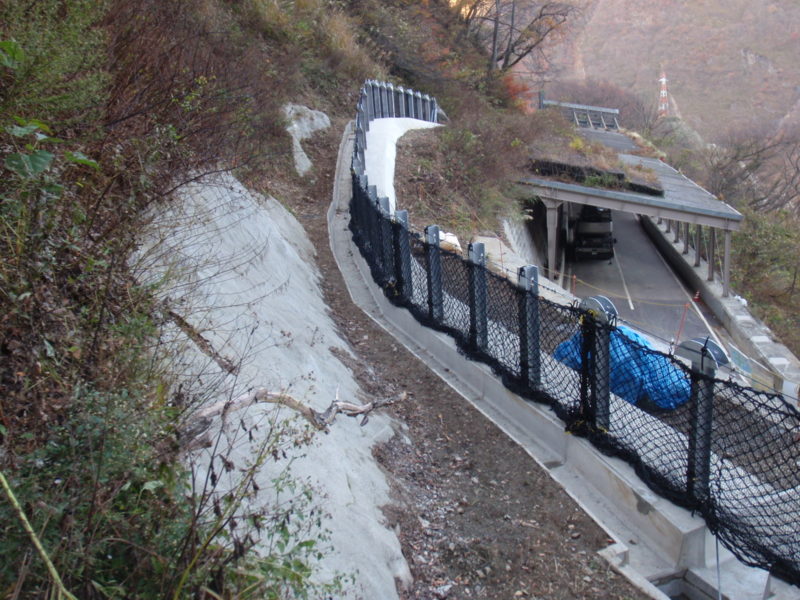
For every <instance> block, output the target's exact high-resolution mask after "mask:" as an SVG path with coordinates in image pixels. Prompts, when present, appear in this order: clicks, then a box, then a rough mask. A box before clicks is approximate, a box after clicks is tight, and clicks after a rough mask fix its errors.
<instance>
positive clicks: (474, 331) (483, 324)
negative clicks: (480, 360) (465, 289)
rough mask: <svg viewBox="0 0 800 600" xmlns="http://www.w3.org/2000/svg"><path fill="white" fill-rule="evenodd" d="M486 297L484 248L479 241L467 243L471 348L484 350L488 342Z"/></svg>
mask: <svg viewBox="0 0 800 600" xmlns="http://www.w3.org/2000/svg"><path fill="white" fill-rule="evenodd" d="M487 302H488V298H487V297H486V249H485V247H484V245H483V244H482V243H481V242H475V243H472V244H470V245H469V339H470V343H471V345H472V347H473V348H475V349H477V350H481V351H485V350H486V348H487V346H488V343H489V320H488V316H487Z"/></svg>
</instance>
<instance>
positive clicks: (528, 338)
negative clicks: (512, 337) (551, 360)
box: [519, 265, 542, 391]
mask: <svg viewBox="0 0 800 600" xmlns="http://www.w3.org/2000/svg"><path fill="white" fill-rule="evenodd" d="M519 286H520V288H521V289H522V294H520V296H519V320H520V323H519V342H520V346H519V366H520V375H521V376H522V381H523V384H524V385H525V387H527V388H528V389H529V390H531V391H536V390H539V389H541V386H542V367H541V357H540V355H539V269H538V268H537V267H536V266H534V265H526V266H524V267H520V268H519Z"/></svg>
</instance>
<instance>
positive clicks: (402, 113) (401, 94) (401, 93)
mask: <svg viewBox="0 0 800 600" xmlns="http://www.w3.org/2000/svg"><path fill="white" fill-rule="evenodd" d="M397 105H398V113H397V116H398V117H407V116H408V111H407V110H406V90H405V88H404V87H403V86H402V85H401V86H399V87H398V88H397Z"/></svg>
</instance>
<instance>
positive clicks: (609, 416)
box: [350, 82, 800, 584]
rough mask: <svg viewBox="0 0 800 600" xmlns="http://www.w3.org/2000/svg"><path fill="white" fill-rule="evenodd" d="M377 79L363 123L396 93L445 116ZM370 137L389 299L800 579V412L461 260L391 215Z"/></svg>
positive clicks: (398, 103)
mask: <svg viewBox="0 0 800 600" xmlns="http://www.w3.org/2000/svg"><path fill="white" fill-rule="evenodd" d="M376 86H377V89H378V91H376ZM380 86H384V87H385V84H377V83H376V82H368V84H367V85H366V86H365V91H362V99H361V101H360V102H359V117H358V119H357V121H358V123H359V124H360V126H361V127H362V128H364V129H368V126H369V121H370V120H371V119H374V118H379V117H381V116H390V115H387V114H385V113H382V112H375V111H376V110H377V109H376V104H375V102H378V103H379V102H381V101H382V100H381V99H382V98H384V97H386V98H395V100H394V104H392V103H391V102H389V104H388V109H387V110H390V111H393V113H394V114H399V112H400V111H401V110H402V111H409V110H415V111H417V110H418V111H419V112H418V114H421V115H422V116H423V118H425V119H427V120H435V119H436V103H435V100H433V99H430V98H428V97H421V96H420V95H419V94H417V93H415V92H412V91H410V90H402V89H399V90H398V89H397V88H393V89H388V88H387V89H386V90H383V88H381V87H380ZM384 92H385V93H384ZM392 93H393V94H394V96H393V95H392ZM381 94H384V95H383V96H382V95H381ZM376 98H377V100H375V99H376ZM409 107H410V108H409ZM371 111H372V112H371ZM406 114H408V112H406ZM365 144H366V136H365V135H364V132H363V131H361V132H359V131H358V130H357V132H356V149H355V151H354V156H353V195H352V200H351V206H350V213H351V220H350V228H351V230H352V233H353V239H354V241H355V243H356V245H357V246H358V248H359V249H360V251H361V254H362V255H363V256H364V258H365V259H366V261H367V263H368V264H369V266H370V269H371V271H372V275H373V278H374V279H375V281H376V283H378V285H380V286H381V287H382V288H383V289H384V291H385V293H386V295H387V297H388V298H389V299H390V300H391V301H392V302H393V303H395V304H397V305H399V306H404V307H406V308H408V309H409V310H410V311H411V312H412V313H413V314H414V316H415V317H416V318H417V320H419V321H420V322H421V323H423V324H425V325H427V326H429V327H433V328H435V329H438V330H440V331H444V332H447V333H448V334H450V335H452V336H453V338H454V339H455V340H456V343H457V346H458V348H459V349H460V351H461V352H463V353H464V354H465V355H467V356H468V357H470V358H472V359H475V360H480V361H482V362H485V363H487V364H488V365H490V366H491V367H492V369H493V370H494V371H495V373H496V374H497V375H498V376H500V377H502V379H503V381H504V383H505V384H506V385H507V386H508V387H509V388H511V389H512V390H514V391H515V392H517V393H519V394H520V395H522V396H524V397H526V398H528V399H531V400H535V401H537V402H541V403H544V404H546V405H548V406H550V407H551V408H552V409H553V410H554V411H555V413H556V414H557V415H558V416H559V418H560V419H561V420H562V421H564V423H565V428H566V429H567V430H568V431H571V432H573V433H574V434H576V435H581V436H585V437H586V438H588V439H589V440H590V441H591V442H592V443H593V444H594V445H595V446H596V447H597V448H598V449H600V450H601V451H602V452H604V453H607V454H609V455H613V456H618V457H620V458H622V459H624V460H626V461H627V462H628V463H630V464H631V465H632V466H633V467H634V469H636V471H637V473H638V475H639V476H640V477H641V478H642V480H643V481H645V482H646V483H647V485H648V486H650V487H651V488H652V489H653V490H654V491H655V492H657V493H659V494H661V495H662V496H664V497H666V498H668V499H670V500H671V501H673V502H674V503H676V504H678V505H680V506H684V507H686V508H689V509H691V510H693V511H696V512H698V513H700V514H702V515H703V517H704V518H705V519H706V522H707V523H708V525H709V528H710V529H711V530H712V531H713V532H714V533H715V534H716V535H717V536H718V537H719V539H720V540H721V541H722V543H723V544H724V545H725V546H726V547H727V548H728V549H729V550H730V551H731V552H733V553H734V554H735V555H736V556H737V557H738V558H739V559H741V560H742V561H744V562H745V563H747V564H750V565H752V566H758V567H762V568H765V569H768V570H770V571H771V572H773V573H775V574H776V575H779V576H781V577H783V578H784V579H787V580H788V581H790V582H792V583H794V584H799V583H800V527H798V525H797V523H798V522H800V413H799V412H798V411H797V410H796V409H795V408H794V407H793V406H792V405H791V404H789V403H788V402H787V401H786V400H785V399H784V398H782V397H781V396H780V395H778V394H774V393H767V392H761V391H757V390H754V389H751V388H746V387H743V386H741V385H738V384H737V383H735V382H733V381H721V380H719V379H715V378H713V377H712V376H710V375H708V374H703V373H702V372H701V371H699V370H693V369H692V368H690V367H689V366H687V365H686V364H685V363H684V362H683V361H681V360H679V359H676V358H675V357H673V356H672V355H669V354H665V353H662V352H659V351H657V350H654V349H653V348H652V347H650V345H649V344H648V342H647V340H646V339H644V338H643V337H642V336H641V335H640V334H638V333H637V332H635V331H633V330H630V329H629V328H627V327H624V326H615V325H613V324H607V323H605V322H604V321H603V320H601V319H598V317H597V315H596V313H593V312H591V311H585V310H581V309H579V308H578V307H576V306H571V305H562V304H557V303H554V302H550V301H548V300H546V299H544V298H542V297H540V296H539V295H538V294H537V287H536V284H535V282H534V283H533V284H531V283H530V281H531V280H530V277H529V276H528V275H525V274H524V273H520V281H519V282H512V281H511V280H509V279H508V278H506V277H502V276H499V275H496V274H495V273H493V272H491V271H489V270H488V269H487V268H486V266H485V264H484V261H483V259H482V257H481V256H480V252H479V250H480V249H479V246H478V245H475V246H473V247H471V248H470V257H468V258H464V257H462V256H461V255H460V254H456V253H453V252H449V251H446V250H444V249H442V248H440V247H439V231H438V228H436V227H429V228H428V229H427V230H426V232H425V233H424V234H418V233H415V232H411V231H409V229H408V218H407V214H406V213H405V212H404V211H396V212H395V213H394V214H392V213H391V211H390V210H389V208H388V205H387V201H386V199H380V198H378V197H377V194H376V192H375V189H374V188H371V187H370V186H369V185H368V181H367V179H366V176H365V173H364V168H363V164H364V161H363V157H364V152H365V147H364V145H365Z"/></svg>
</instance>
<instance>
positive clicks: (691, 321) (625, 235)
mask: <svg viewBox="0 0 800 600" xmlns="http://www.w3.org/2000/svg"><path fill="white" fill-rule="evenodd" d="M612 219H613V223H614V237H615V238H616V239H617V243H616V245H615V257H614V258H613V259H611V260H581V261H577V262H574V263H572V264H571V265H570V267H569V269H568V271H567V275H568V276H569V280H568V281H566V282H565V286H567V287H572V285H573V281H572V275H573V274H574V275H575V276H576V278H577V279H576V281H575V282H574V285H575V295H577V296H579V297H581V298H584V297H586V296H594V295H598V294H599V295H603V296H606V297H608V298H609V299H610V300H611V301H612V302H613V303H614V305H615V306H616V308H617V311H618V313H619V318H620V319H621V321H622V322H623V323H625V324H629V325H631V326H633V327H635V328H636V329H638V330H640V331H643V332H645V333H647V334H649V335H650V336H651V337H654V338H656V339H659V340H662V341H664V342H667V343H669V342H670V341H672V340H676V343H680V342H682V341H685V340H687V339H691V338H694V337H706V336H708V335H711V336H712V339H715V338H716V339H717V341H718V342H719V341H720V340H719V339H718V338H717V336H719V335H721V333H720V332H721V330H722V327H721V325H720V324H719V323H718V322H717V321H716V319H715V318H714V316H713V315H712V314H711V312H710V311H709V310H708V308H707V307H705V305H704V304H703V303H702V302H694V301H693V296H694V293H695V291H694V290H688V289H687V288H686V286H685V285H684V284H683V282H682V281H681V280H680V279H679V278H678V276H677V275H675V274H674V273H673V271H672V269H670V267H669V266H668V265H667V263H666V262H665V261H664V259H663V258H662V257H661V255H660V254H659V253H658V250H656V248H655V246H654V245H653V244H652V242H651V241H650V238H649V237H648V236H647V234H646V233H645V232H644V230H643V229H642V226H641V225H640V224H639V220H638V217H637V216H636V215H633V214H630V213H623V212H618V211H614V212H613V213H612ZM687 305H688V306H687ZM682 322H683V324H682Z"/></svg>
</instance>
